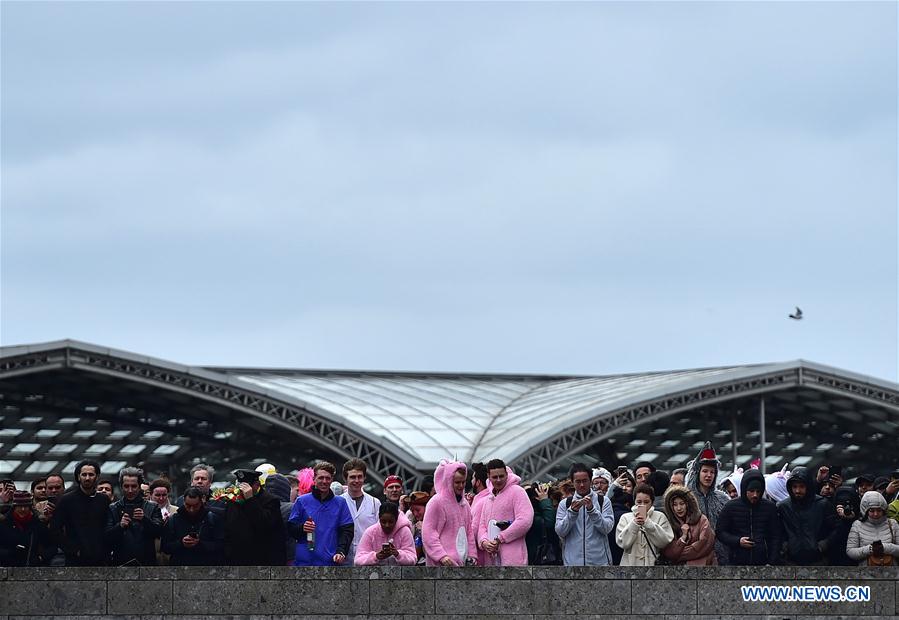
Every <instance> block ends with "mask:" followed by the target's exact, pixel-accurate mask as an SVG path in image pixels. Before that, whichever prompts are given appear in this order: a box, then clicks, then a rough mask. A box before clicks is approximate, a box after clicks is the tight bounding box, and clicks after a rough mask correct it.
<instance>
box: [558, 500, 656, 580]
mask: <svg viewBox="0 0 899 620" xmlns="http://www.w3.org/2000/svg"><path fill="white" fill-rule="evenodd" d="M636 517H637V506H636V505H634V506H633V507H632V508H631V511H630V512H629V513H627V514H625V515H623V516H622V517H621V521H619V522H618V529H616V530H615V541H616V542H617V543H618V546H619V547H621V549H622V550H623V551H624V553H623V554H622V555H621V566H653V565H654V564H655V563H656V558H657V557H658V556H659V555H660V554H661V553H662V549H664V548H665V547H666V546H667V545H668V543H670V542H671V540H672V539H673V538H674V533H673V532H672V530H671V524H670V523H668V517H666V516H665V513H664V512H660V511H658V510H656V509H655V508H653V507H652V506H650V507H649V510H648V511H647V512H646V521H645V523H644V524H643V525H642V526H640V525H637V522H636V520H635V519H636ZM566 549H567V544H566Z"/></svg>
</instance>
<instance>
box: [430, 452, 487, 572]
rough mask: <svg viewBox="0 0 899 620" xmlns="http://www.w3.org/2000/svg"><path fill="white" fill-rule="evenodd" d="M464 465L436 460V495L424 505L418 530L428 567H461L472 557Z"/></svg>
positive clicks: (472, 547)
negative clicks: (420, 531) (420, 526)
mask: <svg viewBox="0 0 899 620" xmlns="http://www.w3.org/2000/svg"><path fill="white" fill-rule="evenodd" d="M467 473H468V470H467V468H466V467H465V463H461V462H457V461H446V460H443V461H440V464H439V465H438V466H437V470H436V471H435V472H434V488H435V489H437V493H436V494H434V496H433V497H432V498H431V500H430V502H428V509H427V511H425V520H424V526H423V527H422V542H423V543H424V549H425V557H426V563H427V565H428V566H465V563H466V560H467V559H468V557H469V556H474V549H475V540H474V532H473V530H472V528H471V507H470V506H469V505H468V502H467V501H465V482H466V479H467V477H468V476H467Z"/></svg>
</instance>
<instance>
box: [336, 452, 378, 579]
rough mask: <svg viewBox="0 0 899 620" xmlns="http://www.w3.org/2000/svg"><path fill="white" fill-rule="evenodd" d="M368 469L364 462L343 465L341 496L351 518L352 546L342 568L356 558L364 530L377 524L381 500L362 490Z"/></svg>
mask: <svg viewBox="0 0 899 620" xmlns="http://www.w3.org/2000/svg"><path fill="white" fill-rule="evenodd" d="M367 470H368V468H367V467H366V465H365V461H362V460H360V459H350V460H349V461H347V462H346V463H344V465H343V479H344V480H345V481H346V486H347V489H346V492H345V493H344V494H343V495H341V497H343V499H345V500H346V503H347V507H349V509H350V514H351V515H352V517H353V525H354V528H355V529H354V530H353V545H352V546H351V547H350V554H349V555H348V556H347V558H346V562H345V563H344V566H352V565H353V561H354V559H355V558H356V547H358V546H359V541H361V540H362V536H363V535H364V534H365V530H367V529H368V528H370V527H371V526H372V525H374V524H375V523H378V510H380V508H381V500H379V499H378V498H377V497H372V496H371V495H369V494H368V493H366V492H365V491H363V490H362V485H363V484H364V483H365V474H366V472H367Z"/></svg>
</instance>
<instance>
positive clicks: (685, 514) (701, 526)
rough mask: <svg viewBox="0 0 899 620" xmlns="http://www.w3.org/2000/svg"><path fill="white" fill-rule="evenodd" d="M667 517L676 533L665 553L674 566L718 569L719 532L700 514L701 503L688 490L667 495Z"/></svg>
mask: <svg viewBox="0 0 899 620" xmlns="http://www.w3.org/2000/svg"><path fill="white" fill-rule="evenodd" d="M664 506H665V514H666V515H667V516H668V521H669V522H670V523H671V529H672V530H673V531H674V540H672V541H671V542H670V543H668V546H667V547H665V549H664V550H663V551H662V553H664V554H665V557H666V558H668V559H669V560H671V563H672V564H676V565H684V564H686V565H688V566H717V565H718V558H717V557H716V556H715V531H714V530H713V529H712V525H711V524H710V523H709V520H708V518H707V517H706V516H705V515H704V514H702V512H701V511H700V510H699V502H698V501H696V496H694V495H693V494H692V493H691V492H690V491H689V489H687V487H682V486H673V487H670V488H669V489H668V490H667V491H665V502H664Z"/></svg>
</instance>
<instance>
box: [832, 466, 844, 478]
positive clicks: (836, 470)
mask: <svg viewBox="0 0 899 620" xmlns="http://www.w3.org/2000/svg"><path fill="white" fill-rule="evenodd" d="M830 475H831V476H842V475H843V466H842V465H832V466H831V468H830Z"/></svg>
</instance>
